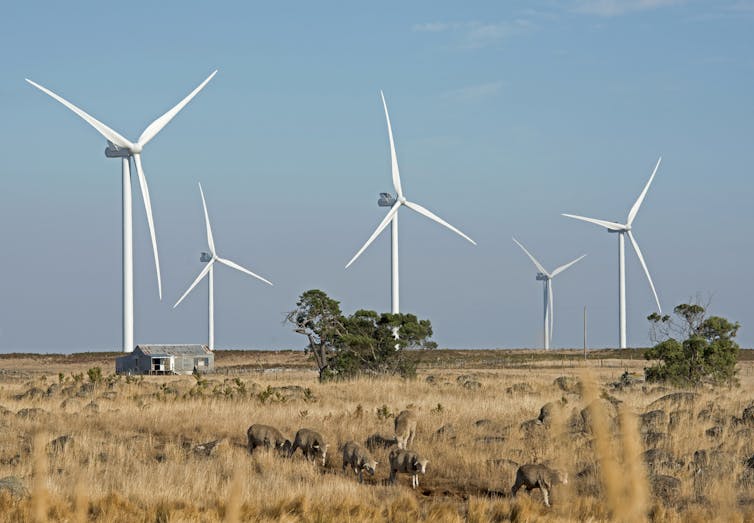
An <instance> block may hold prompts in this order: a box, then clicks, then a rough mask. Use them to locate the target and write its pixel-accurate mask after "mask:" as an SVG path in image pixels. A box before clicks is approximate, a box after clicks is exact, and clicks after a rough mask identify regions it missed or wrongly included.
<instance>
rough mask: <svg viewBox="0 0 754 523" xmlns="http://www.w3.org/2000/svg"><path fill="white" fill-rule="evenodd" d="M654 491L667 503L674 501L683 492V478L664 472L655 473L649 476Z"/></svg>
mask: <svg viewBox="0 0 754 523" xmlns="http://www.w3.org/2000/svg"><path fill="white" fill-rule="evenodd" d="M649 484H650V487H651V488H652V493H653V494H654V495H655V496H657V497H658V498H660V499H662V500H663V501H664V502H665V503H674V502H675V501H677V500H678V498H679V496H680V494H681V480H680V479H678V478H676V477H673V476H666V475H663V474H657V475H653V476H651V477H650V478H649Z"/></svg>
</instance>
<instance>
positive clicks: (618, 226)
mask: <svg viewBox="0 0 754 523" xmlns="http://www.w3.org/2000/svg"><path fill="white" fill-rule="evenodd" d="M563 216H567V217H568V218H574V219H576V220H581V221H583V222H589V223H593V224H595V225H599V226H601V227H607V228H608V229H609V230H611V231H625V230H626V226H625V225H623V224H621V223H617V222H609V221H607V220H598V219H597V218H586V217H585V216H577V215H575V214H563Z"/></svg>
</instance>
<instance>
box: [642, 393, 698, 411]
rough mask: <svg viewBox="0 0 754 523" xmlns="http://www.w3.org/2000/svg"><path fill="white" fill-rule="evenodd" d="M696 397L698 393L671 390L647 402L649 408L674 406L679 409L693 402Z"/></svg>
mask: <svg viewBox="0 0 754 523" xmlns="http://www.w3.org/2000/svg"><path fill="white" fill-rule="evenodd" d="M698 397H699V394H697V393H696V392H672V393H670V394H666V395H665V396H662V397H661V398H658V399H656V400H654V401H653V402H652V403H650V404H649V408H653V409H661V408H665V409H668V408H670V407H674V408H676V409H680V408H683V407H688V406H689V405H691V404H693V403H694V401H696V399H697V398H698Z"/></svg>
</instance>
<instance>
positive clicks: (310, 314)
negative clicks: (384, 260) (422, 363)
mask: <svg viewBox="0 0 754 523" xmlns="http://www.w3.org/2000/svg"><path fill="white" fill-rule="evenodd" d="M286 320H287V321H288V322H290V323H292V324H293V325H294V330H295V331H296V332H298V333H300V334H304V335H305V336H307V338H308V340H309V345H308V347H307V349H306V350H307V352H311V353H312V355H313V357H314V360H315V362H316V363H317V368H318V369H319V377H320V380H321V381H327V380H331V379H348V378H353V377H355V376H358V375H362V374H372V375H375V374H398V375H400V376H404V377H410V376H414V375H415V374H416V358H415V353H411V352H410V351H407V350H406V349H416V348H427V349H431V348H435V347H436V346H437V344H436V343H434V342H433V341H430V340H429V338H430V337H431V336H432V324H431V323H430V321H429V320H419V319H418V318H417V317H416V316H415V315H413V314H390V313H382V314H380V313H377V312H375V311H370V310H358V311H356V312H355V313H353V314H352V315H350V316H344V315H343V314H342V313H341V311H340V303H339V302H338V301H336V300H333V299H332V298H330V297H328V296H327V294H325V293H324V292H322V291H320V290H310V291H306V292H305V293H303V294H302V295H301V296H300V298H299V300H298V302H297V303H296V309H294V310H293V311H291V312H289V313H288V314H287V315H286ZM396 334H397V336H398V337H397V338H396Z"/></svg>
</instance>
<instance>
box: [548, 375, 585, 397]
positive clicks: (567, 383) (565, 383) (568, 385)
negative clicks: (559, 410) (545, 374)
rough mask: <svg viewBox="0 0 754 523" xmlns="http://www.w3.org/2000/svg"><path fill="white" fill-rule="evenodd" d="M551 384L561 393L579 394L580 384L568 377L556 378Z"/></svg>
mask: <svg viewBox="0 0 754 523" xmlns="http://www.w3.org/2000/svg"><path fill="white" fill-rule="evenodd" d="M553 384H554V385H556V386H557V387H558V388H559V389H560V390H562V391H563V392H568V393H571V394H581V382H580V381H579V380H577V379H576V378H572V377H570V376H560V377H558V378H555V381H553Z"/></svg>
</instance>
